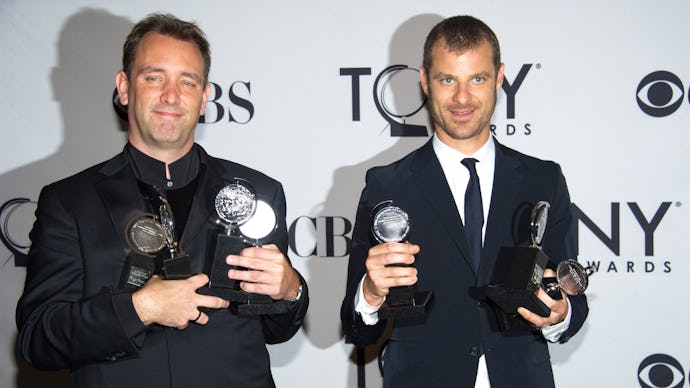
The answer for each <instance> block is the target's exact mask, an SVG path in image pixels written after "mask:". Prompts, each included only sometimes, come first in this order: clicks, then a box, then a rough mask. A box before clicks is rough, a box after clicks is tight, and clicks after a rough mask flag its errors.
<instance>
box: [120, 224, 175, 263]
mask: <svg viewBox="0 0 690 388" xmlns="http://www.w3.org/2000/svg"><path fill="white" fill-rule="evenodd" d="M125 233H126V240H127V245H129V247H130V249H131V250H132V251H134V252H136V253H138V254H141V255H145V256H155V254H156V253H158V252H160V251H161V250H162V249H163V248H164V247H165V243H166V238H165V233H166V232H165V230H164V228H163V226H162V225H161V223H160V222H158V221H157V220H156V216H155V215H153V214H142V215H139V216H136V217H134V218H132V219H131V220H130V221H129V223H128V224H127V227H126V232H125Z"/></svg>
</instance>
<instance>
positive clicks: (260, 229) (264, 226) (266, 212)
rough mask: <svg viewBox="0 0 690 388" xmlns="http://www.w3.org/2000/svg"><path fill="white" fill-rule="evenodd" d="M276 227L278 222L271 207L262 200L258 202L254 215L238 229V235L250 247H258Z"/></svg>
mask: <svg viewBox="0 0 690 388" xmlns="http://www.w3.org/2000/svg"><path fill="white" fill-rule="evenodd" d="M277 227H278V220H277V219H276V213H275V211H274V210H273V207H271V205H269V204H268V203H266V202H264V201H262V200H258V201H256V209H255V210H254V214H253V215H252V216H251V217H250V218H249V219H248V220H247V221H246V222H245V223H243V224H242V225H241V226H240V227H239V229H240V233H241V234H242V235H243V236H244V237H245V238H246V239H247V240H248V241H250V242H251V243H252V245H255V246H260V245H262V242H261V240H262V239H264V238H265V237H267V236H268V235H270V234H271V233H272V232H273V231H274V230H276V228H277Z"/></svg>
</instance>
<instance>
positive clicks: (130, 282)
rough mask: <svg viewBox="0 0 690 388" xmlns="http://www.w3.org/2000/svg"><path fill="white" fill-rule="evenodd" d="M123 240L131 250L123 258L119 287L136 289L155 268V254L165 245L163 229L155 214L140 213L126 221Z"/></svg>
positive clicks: (151, 274) (147, 278)
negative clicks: (123, 265) (123, 264)
mask: <svg viewBox="0 0 690 388" xmlns="http://www.w3.org/2000/svg"><path fill="white" fill-rule="evenodd" d="M125 241H127V245H128V246H129V249H130V250H131V252H130V253H129V254H128V255H127V258H126V259H125V267H124V269H123V270H122V275H121V278H120V287H121V288H123V289H129V290H136V289H139V288H141V287H142V286H143V285H144V283H146V281H147V280H149V278H150V277H151V276H153V274H154V272H155V270H156V254H157V253H158V252H160V251H161V250H163V248H164V247H165V231H164V230H163V226H162V225H161V223H160V222H158V217H157V216H156V215H154V214H150V213H145V214H140V215H138V216H135V217H133V218H132V219H131V220H130V221H129V222H128V223H127V226H126V227H125Z"/></svg>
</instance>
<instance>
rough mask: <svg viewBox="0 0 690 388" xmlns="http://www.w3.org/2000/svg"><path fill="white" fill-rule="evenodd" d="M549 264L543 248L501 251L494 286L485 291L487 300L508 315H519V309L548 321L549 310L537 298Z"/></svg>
mask: <svg viewBox="0 0 690 388" xmlns="http://www.w3.org/2000/svg"><path fill="white" fill-rule="evenodd" d="M548 261H549V258H548V257H547V256H546V254H545V253H544V252H543V251H542V250H541V249H539V248H535V247H514V248H505V247H504V248H501V250H500V252H499V254H498V260H497V261H496V267H495V270H494V274H493V278H492V281H491V285H490V286H488V287H486V288H485V290H484V291H485V295H486V297H487V298H488V299H489V301H491V302H493V304H494V305H495V306H497V307H498V308H500V309H501V310H503V312H505V313H506V314H508V315H517V313H516V310H517V308H518V307H524V308H526V309H528V310H530V311H532V312H533V313H535V314H538V315H540V316H542V317H548V316H549V314H550V310H549V308H548V307H546V305H545V304H544V303H542V302H541V300H539V298H537V295H536V292H537V291H538V289H539V287H540V286H541V283H542V278H543V276H544V269H545V268H546V263H547V262H548ZM517 316H518V318H520V316H519V315H517ZM520 319H521V318H520ZM499 321H500V319H499ZM513 326H515V325H513Z"/></svg>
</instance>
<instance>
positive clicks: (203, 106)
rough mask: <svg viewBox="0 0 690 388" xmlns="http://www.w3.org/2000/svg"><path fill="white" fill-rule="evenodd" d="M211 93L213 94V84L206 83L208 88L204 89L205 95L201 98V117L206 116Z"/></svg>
mask: <svg viewBox="0 0 690 388" xmlns="http://www.w3.org/2000/svg"><path fill="white" fill-rule="evenodd" d="M209 93H211V84H210V83H206V87H205V88H204V94H203V96H202V97H201V109H200V112H199V115H200V116H203V115H204V114H206V103H207V102H208V95H209Z"/></svg>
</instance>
